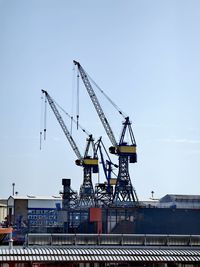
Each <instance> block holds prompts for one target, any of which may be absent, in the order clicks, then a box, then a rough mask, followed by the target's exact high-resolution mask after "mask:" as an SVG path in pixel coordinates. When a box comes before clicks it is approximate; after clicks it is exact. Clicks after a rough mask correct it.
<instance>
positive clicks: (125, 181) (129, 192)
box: [73, 60, 138, 206]
mask: <svg viewBox="0 0 200 267" xmlns="http://www.w3.org/2000/svg"><path fill="white" fill-rule="evenodd" d="M73 62H74V64H75V65H76V66H77V68H78V71H79V73H80V75H81V78H82V81H83V83H84V85H85V88H86V90H87V92H88V94H89V96H90V99H91V101H92V103H93V105H94V107H95V109H96V112H97V114H98V116H99V118H100V120H101V122H102V124H103V127H104V129H105V131H106V133H107V135H108V137H109V139H110V141H111V144H112V147H110V149H109V151H110V153H112V154H115V155H117V156H118V160H119V164H118V165H119V172H118V176H117V181H116V186H115V191H114V196H113V204H115V205H119V206H121V205H135V204H137V203H138V198H137V194H136V191H135V189H134V187H133V186H132V183H131V179H130V175H129V162H130V163H135V162H137V154H136V141H135V138H134V134H133V130H132V127H131V122H130V119H129V117H125V121H124V122H123V127H122V133H121V136H120V140H119V142H117V141H116V138H115V136H114V133H113V131H112V128H111V126H110V124H109V122H108V119H107V118H106V116H105V114H104V112H103V109H102V107H101V105H100V103H99V100H98V98H97V96H96V94H95V91H94V90H93V87H92V85H91V82H90V80H89V76H88V74H87V73H86V71H85V70H84V69H83V67H82V66H81V64H80V63H79V62H77V61H75V60H74V61H73ZM128 133H129V136H130V140H131V143H130V144H128V143H127V142H126V141H125V135H126V134H128Z"/></svg>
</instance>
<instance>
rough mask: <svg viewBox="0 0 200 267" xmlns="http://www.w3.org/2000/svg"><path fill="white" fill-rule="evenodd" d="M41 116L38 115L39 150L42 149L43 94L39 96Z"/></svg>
mask: <svg viewBox="0 0 200 267" xmlns="http://www.w3.org/2000/svg"><path fill="white" fill-rule="evenodd" d="M40 112H41V114H40V150H41V149H42V131H43V94H42V95H41V111H40Z"/></svg>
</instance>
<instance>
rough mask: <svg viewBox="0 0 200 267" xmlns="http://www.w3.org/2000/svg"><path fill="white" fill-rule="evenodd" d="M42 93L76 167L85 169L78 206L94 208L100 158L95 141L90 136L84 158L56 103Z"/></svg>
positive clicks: (46, 94) (43, 91)
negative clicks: (94, 175)
mask: <svg viewBox="0 0 200 267" xmlns="http://www.w3.org/2000/svg"><path fill="white" fill-rule="evenodd" d="M42 93H44V94H45V97H46V99H47V100H48V103H49V105H50V107H51V109H52V110H53V112H54V114H55V116H56V119H57V121H58V122H59V124H60V126H61V128H62V130H63V132H64V134H65V136H66V137H67V140H68V141H69V143H70V145H71V147H72V149H73V151H74V153H75V154H76V156H77V160H76V161H75V163H76V165H78V166H81V167H83V183H82V185H81V187H80V192H79V201H78V206H79V207H80V208H88V207H94V206H95V193H94V189H93V184H92V173H98V157H97V153H96V149H95V145H94V139H93V137H92V135H89V137H88V138H87V144H86V149H85V153H84V156H82V155H81V153H80V151H79V149H78V147H77V145H76V143H75V141H74V139H73V137H72V135H71V134H70V132H69V131H68V129H67V127H66V125H65V123H64V121H63V119H62V117H61V115H60V113H59V111H58V109H57V107H56V104H55V101H54V100H53V99H52V97H51V96H50V95H49V94H48V92H47V91H45V90H42ZM90 148H91V150H92V152H93V155H92V156H90V155H89V150H90Z"/></svg>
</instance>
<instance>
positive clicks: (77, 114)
mask: <svg viewBox="0 0 200 267" xmlns="http://www.w3.org/2000/svg"><path fill="white" fill-rule="evenodd" d="M76 120H77V125H76V126H77V130H78V121H79V73H77V103H76Z"/></svg>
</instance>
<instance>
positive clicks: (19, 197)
mask: <svg viewBox="0 0 200 267" xmlns="http://www.w3.org/2000/svg"><path fill="white" fill-rule="evenodd" d="M9 198H13V199H24V200H26V199H27V200H29V199H31V200H62V197H61V196H34V195H27V196H10V197H9Z"/></svg>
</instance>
